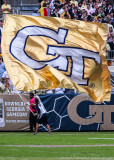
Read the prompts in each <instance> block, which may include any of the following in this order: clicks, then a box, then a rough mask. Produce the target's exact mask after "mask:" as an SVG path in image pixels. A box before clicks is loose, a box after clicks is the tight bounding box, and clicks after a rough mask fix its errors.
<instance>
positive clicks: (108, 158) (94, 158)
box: [58, 157, 114, 160]
mask: <svg viewBox="0 0 114 160" xmlns="http://www.w3.org/2000/svg"><path fill="white" fill-rule="evenodd" d="M58 159H61V160H62V159H63V160H64V159H71V160H75V159H78V160H81V159H82V160H83V159H87V160H89V159H90V160H97V159H99V160H114V157H91V158H90V157H61V158H58Z"/></svg>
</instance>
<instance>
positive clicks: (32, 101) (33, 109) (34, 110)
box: [29, 98, 36, 112]
mask: <svg viewBox="0 0 114 160" xmlns="http://www.w3.org/2000/svg"><path fill="white" fill-rule="evenodd" d="M34 102H35V98H32V99H31V100H30V103H34ZM31 110H32V111H33V112H36V106H31V105H30V110H29V112H31Z"/></svg>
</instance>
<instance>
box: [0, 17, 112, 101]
mask: <svg viewBox="0 0 114 160" xmlns="http://www.w3.org/2000/svg"><path fill="white" fill-rule="evenodd" d="M107 35H108V32H107V26H106V25H105V24H101V23H90V22H84V21H78V20H68V19H61V18H57V17H56V18H55V17H54V18H52V17H35V16H33V17H32V16H21V15H6V18H5V21H4V26H3V34H2V53H3V59H4V62H5V66H6V69H7V72H8V74H9V77H10V79H11V81H12V83H13V85H14V86H15V87H16V89H17V90H22V91H31V90H37V89H55V88H70V89H76V90H78V91H79V92H84V93H87V94H89V95H90V96H91V97H92V99H93V100H94V101H96V102H100V101H109V100H110V93H111V85H110V73H109V71H108V68H107V61H106V57H105V46H106V41H107Z"/></svg>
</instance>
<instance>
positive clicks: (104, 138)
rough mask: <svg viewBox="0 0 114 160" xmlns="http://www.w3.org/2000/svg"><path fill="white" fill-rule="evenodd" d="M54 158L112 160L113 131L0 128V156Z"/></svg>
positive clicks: (18, 159)
mask: <svg viewBox="0 0 114 160" xmlns="http://www.w3.org/2000/svg"><path fill="white" fill-rule="evenodd" d="M19 145H21V146H19ZM23 145H26V146H23ZM39 145H50V146H48V147H47V146H39ZM51 145H67V146H62V147H61V146H53V147H52V146H51ZM68 145H76V146H68ZM85 145H87V146H85ZM94 145H97V146H94ZM111 145H112V146H111ZM56 159H59V160H74V159H79V160H80V159H81V160H85V159H86V160H90V159H94V160H97V159H102V160H114V132H53V134H52V135H49V133H47V132H43V133H42V132H40V133H39V134H38V135H33V133H29V132H0V160H56Z"/></svg>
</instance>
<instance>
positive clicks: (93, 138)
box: [88, 138, 114, 140]
mask: <svg viewBox="0 0 114 160" xmlns="http://www.w3.org/2000/svg"><path fill="white" fill-rule="evenodd" d="M88 139H108V140H109V139H110V140H112V139H113V140H114V138H88Z"/></svg>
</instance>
